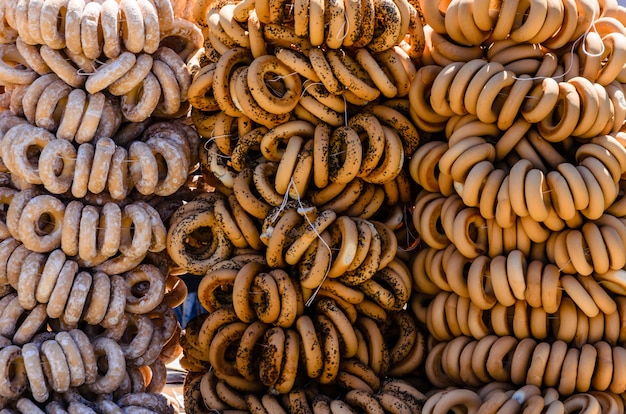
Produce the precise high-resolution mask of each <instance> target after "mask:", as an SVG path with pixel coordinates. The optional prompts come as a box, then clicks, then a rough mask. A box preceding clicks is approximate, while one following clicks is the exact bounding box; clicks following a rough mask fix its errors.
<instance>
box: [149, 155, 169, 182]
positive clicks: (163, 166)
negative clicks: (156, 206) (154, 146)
mask: <svg viewBox="0 0 626 414" xmlns="http://www.w3.org/2000/svg"><path fill="white" fill-rule="evenodd" d="M152 153H153V154H154V158H155V159H156V163H157V171H158V172H157V176H158V177H159V179H158V181H159V182H161V181H163V180H164V179H165V177H167V162H166V161H165V158H163V155H162V154H161V153H158V152H152Z"/></svg>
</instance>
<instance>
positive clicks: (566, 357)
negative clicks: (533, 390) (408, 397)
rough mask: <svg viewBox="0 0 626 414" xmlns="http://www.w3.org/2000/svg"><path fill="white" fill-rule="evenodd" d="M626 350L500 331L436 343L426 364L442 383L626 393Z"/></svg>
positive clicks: (433, 380) (432, 376)
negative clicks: (624, 367)
mask: <svg viewBox="0 0 626 414" xmlns="http://www.w3.org/2000/svg"><path fill="white" fill-rule="evenodd" d="M625 351H626V350H624V348H623V347H622V346H619V345H618V346H611V345H609V344H608V343H606V342H603V341H600V342H597V343H595V344H593V345H592V344H588V343H587V344H584V345H583V346H582V347H580V349H579V348H575V347H568V345H567V344H566V343H565V342H563V341H558V340H557V341H554V342H541V341H535V340H534V339H532V338H525V339H522V340H518V339H517V338H515V337H512V336H495V335H489V336H485V337H484V338H482V339H479V340H473V339H471V338H468V337H465V336H461V337H457V338H454V339H452V340H451V341H448V342H440V343H438V344H437V345H435V346H434V347H433V348H432V349H430V350H429V352H428V355H427V357H426V361H425V364H424V366H425V372H426V375H427V376H428V379H429V381H430V382H431V383H432V384H434V385H435V386H436V387H437V388H445V387H447V386H450V385H470V386H480V385H484V384H487V383H489V382H505V383H513V384H516V385H535V386H537V387H555V388H556V389H557V390H558V392H559V394H560V395H561V396H569V395H572V394H574V393H575V392H579V393H580V392H587V391H590V390H596V391H606V390H609V391H611V392H613V393H616V394H621V393H623V392H624V389H625V388H626V380H625V379H624V375H623V373H622V372H621V371H620V369H619V368H618V367H620V366H621V363H622V361H623V359H624V358H626V352H625ZM466 361H471V363H468V362H466ZM461 367H463V368H464V369H463V373H462V374H461V371H460V368H461Z"/></svg>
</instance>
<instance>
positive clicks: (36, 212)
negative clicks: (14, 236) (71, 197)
mask: <svg viewBox="0 0 626 414" xmlns="http://www.w3.org/2000/svg"><path fill="white" fill-rule="evenodd" d="M64 211H65V205H64V204H63V203H62V202H61V201H60V200H59V199H57V198H56V197H53V196H49V195H40V196H37V197H35V198H34V199H32V200H31V201H29V202H28V203H27V204H26V206H24V209H23V211H22V214H21V216H20V219H19V226H18V231H19V234H20V236H23V237H24V239H23V240H22V241H23V243H25V246H26V247H28V248H29V249H30V250H32V251H36V252H50V251H52V250H54V249H55V248H56V247H59V246H60V244H61V231H62V228H63V225H62V223H63V212H64ZM42 217H49V221H50V222H51V223H50V224H45V226H44V227H43V228H42V223H40V221H41V218H42ZM50 227H51V228H50Z"/></svg>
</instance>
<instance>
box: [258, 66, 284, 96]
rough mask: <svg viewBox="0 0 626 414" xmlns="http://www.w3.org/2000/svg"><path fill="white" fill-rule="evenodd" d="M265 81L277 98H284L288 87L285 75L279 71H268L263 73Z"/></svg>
mask: <svg viewBox="0 0 626 414" xmlns="http://www.w3.org/2000/svg"><path fill="white" fill-rule="evenodd" d="M263 83H265V86H266V87H267V89H268V90H269V91H270V93H271V94H272V95H274V96H275V97H277V98H282V97H283V96H285V93H286V92H287V87H286V86H285V82H284V81H283V77H282V76H280V75H278V74H277V73H273V72H267V73H266V74H265V75H263Z"/></svg>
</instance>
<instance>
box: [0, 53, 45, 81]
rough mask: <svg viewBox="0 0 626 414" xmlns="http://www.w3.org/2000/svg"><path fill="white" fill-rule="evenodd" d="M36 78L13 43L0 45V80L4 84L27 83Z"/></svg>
mask: <svg viewBox="0 0 626 414" xmlns="http://www.w3.org/2000/svg"><path fill="white" fill-rule="evenodd" d="M36 78H37V72H35V71H34V70H33V69H31V68H30V67H29V66H28V65H27V64H26V61H25V59H24V58H23V57H22V55H21V54H20V52H19V50H18V48H17V46H16V45H15V44H2V45H0V80H2V82H3V83H4V84H17V85H28V84H30V83H32V82H33V81H34V80H35V79H36Z"/></svg>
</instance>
